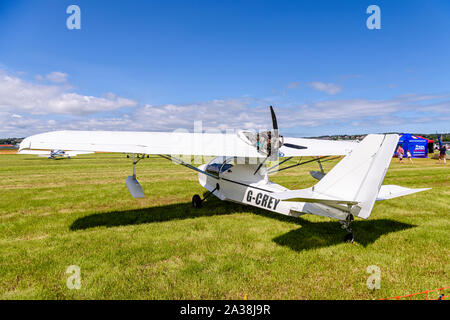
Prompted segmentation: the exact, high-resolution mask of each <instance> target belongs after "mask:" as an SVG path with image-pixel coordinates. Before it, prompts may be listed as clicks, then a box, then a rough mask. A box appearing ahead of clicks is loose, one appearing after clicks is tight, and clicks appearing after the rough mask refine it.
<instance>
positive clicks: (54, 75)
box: [45, 71, 67, 83]
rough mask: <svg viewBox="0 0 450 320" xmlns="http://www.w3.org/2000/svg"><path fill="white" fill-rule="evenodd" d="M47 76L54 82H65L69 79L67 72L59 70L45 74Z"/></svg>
mask: <svg viewBox="0 0 450 320" xmlns="http://www.w3.org/2000/svg"><path fill="white" fill-rule="evenodd" d="M45 78H47V80H49V81H51V82H54V83H63V82H66V81H67V73H64V72H59V71H53V72H50V73H49V74H47V75H45Z"/></svg>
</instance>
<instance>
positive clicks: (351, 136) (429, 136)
mask: <svg viewBox="0 0 450 320" xmlns="http://www.w3.org/2000/svg"><path fill="white" fill-rule="evenodd" d="M385 133H397V134H401V133H399V132H385ZM413 135H417V136H421V137H424V138H427V139H431V140H435V141H436V142H437V137H438V136H439V137H442V138H441V139H442V141H450V133H442V134H441V133H438V134H435V133H434V134H428V133H413ZM365 136H366V135H365V134H339V135H328V136H319V137H311V138H316V139H327V140H362V139H364V137H365Z"/></svg>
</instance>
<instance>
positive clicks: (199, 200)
mask: <svg viewBox="0 0 450 320" xmlns="http://www.w3.org/2000/svg"><path fill="white" fill-rule="evenodd" d="M192 206H193V207H194V208H196V209H199V208H201V207H202V198H200V196H199V195H198V194H194V196H193V197H192Z"/></svg>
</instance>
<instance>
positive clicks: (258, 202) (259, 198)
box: [255, 193, 262, 206]
mask: <svg viewBox="0 0 450 320" xmlns="http://www.w3.org/2000/svg"><path fill="white" fill-rule="evenodd" d="M261 197H262V193H258V194H257V195H256V199H255V203H256V204H257V205H258V206H259V205H260V203H261Z"/></svg>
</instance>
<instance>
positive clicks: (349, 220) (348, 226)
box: [340, 214, 355, 243]
mask: <svg viewBox="0 0 450 320" xmlns="http://www.w3.org/2000/svg"><path fill="white" fill-rule="evenodd" d="M352 221H353V215H352V214H348V216H347V218H346V219H345V220H344V221H340V223H341V225H342V226H341V227H342V229H344V230H345V231H347V232H348V234H347V235H345V238H344V240H345V242H350V243H353V241H354V240H355V238H354V236H353V230H352V228H351V223H352Z"/></svg>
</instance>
